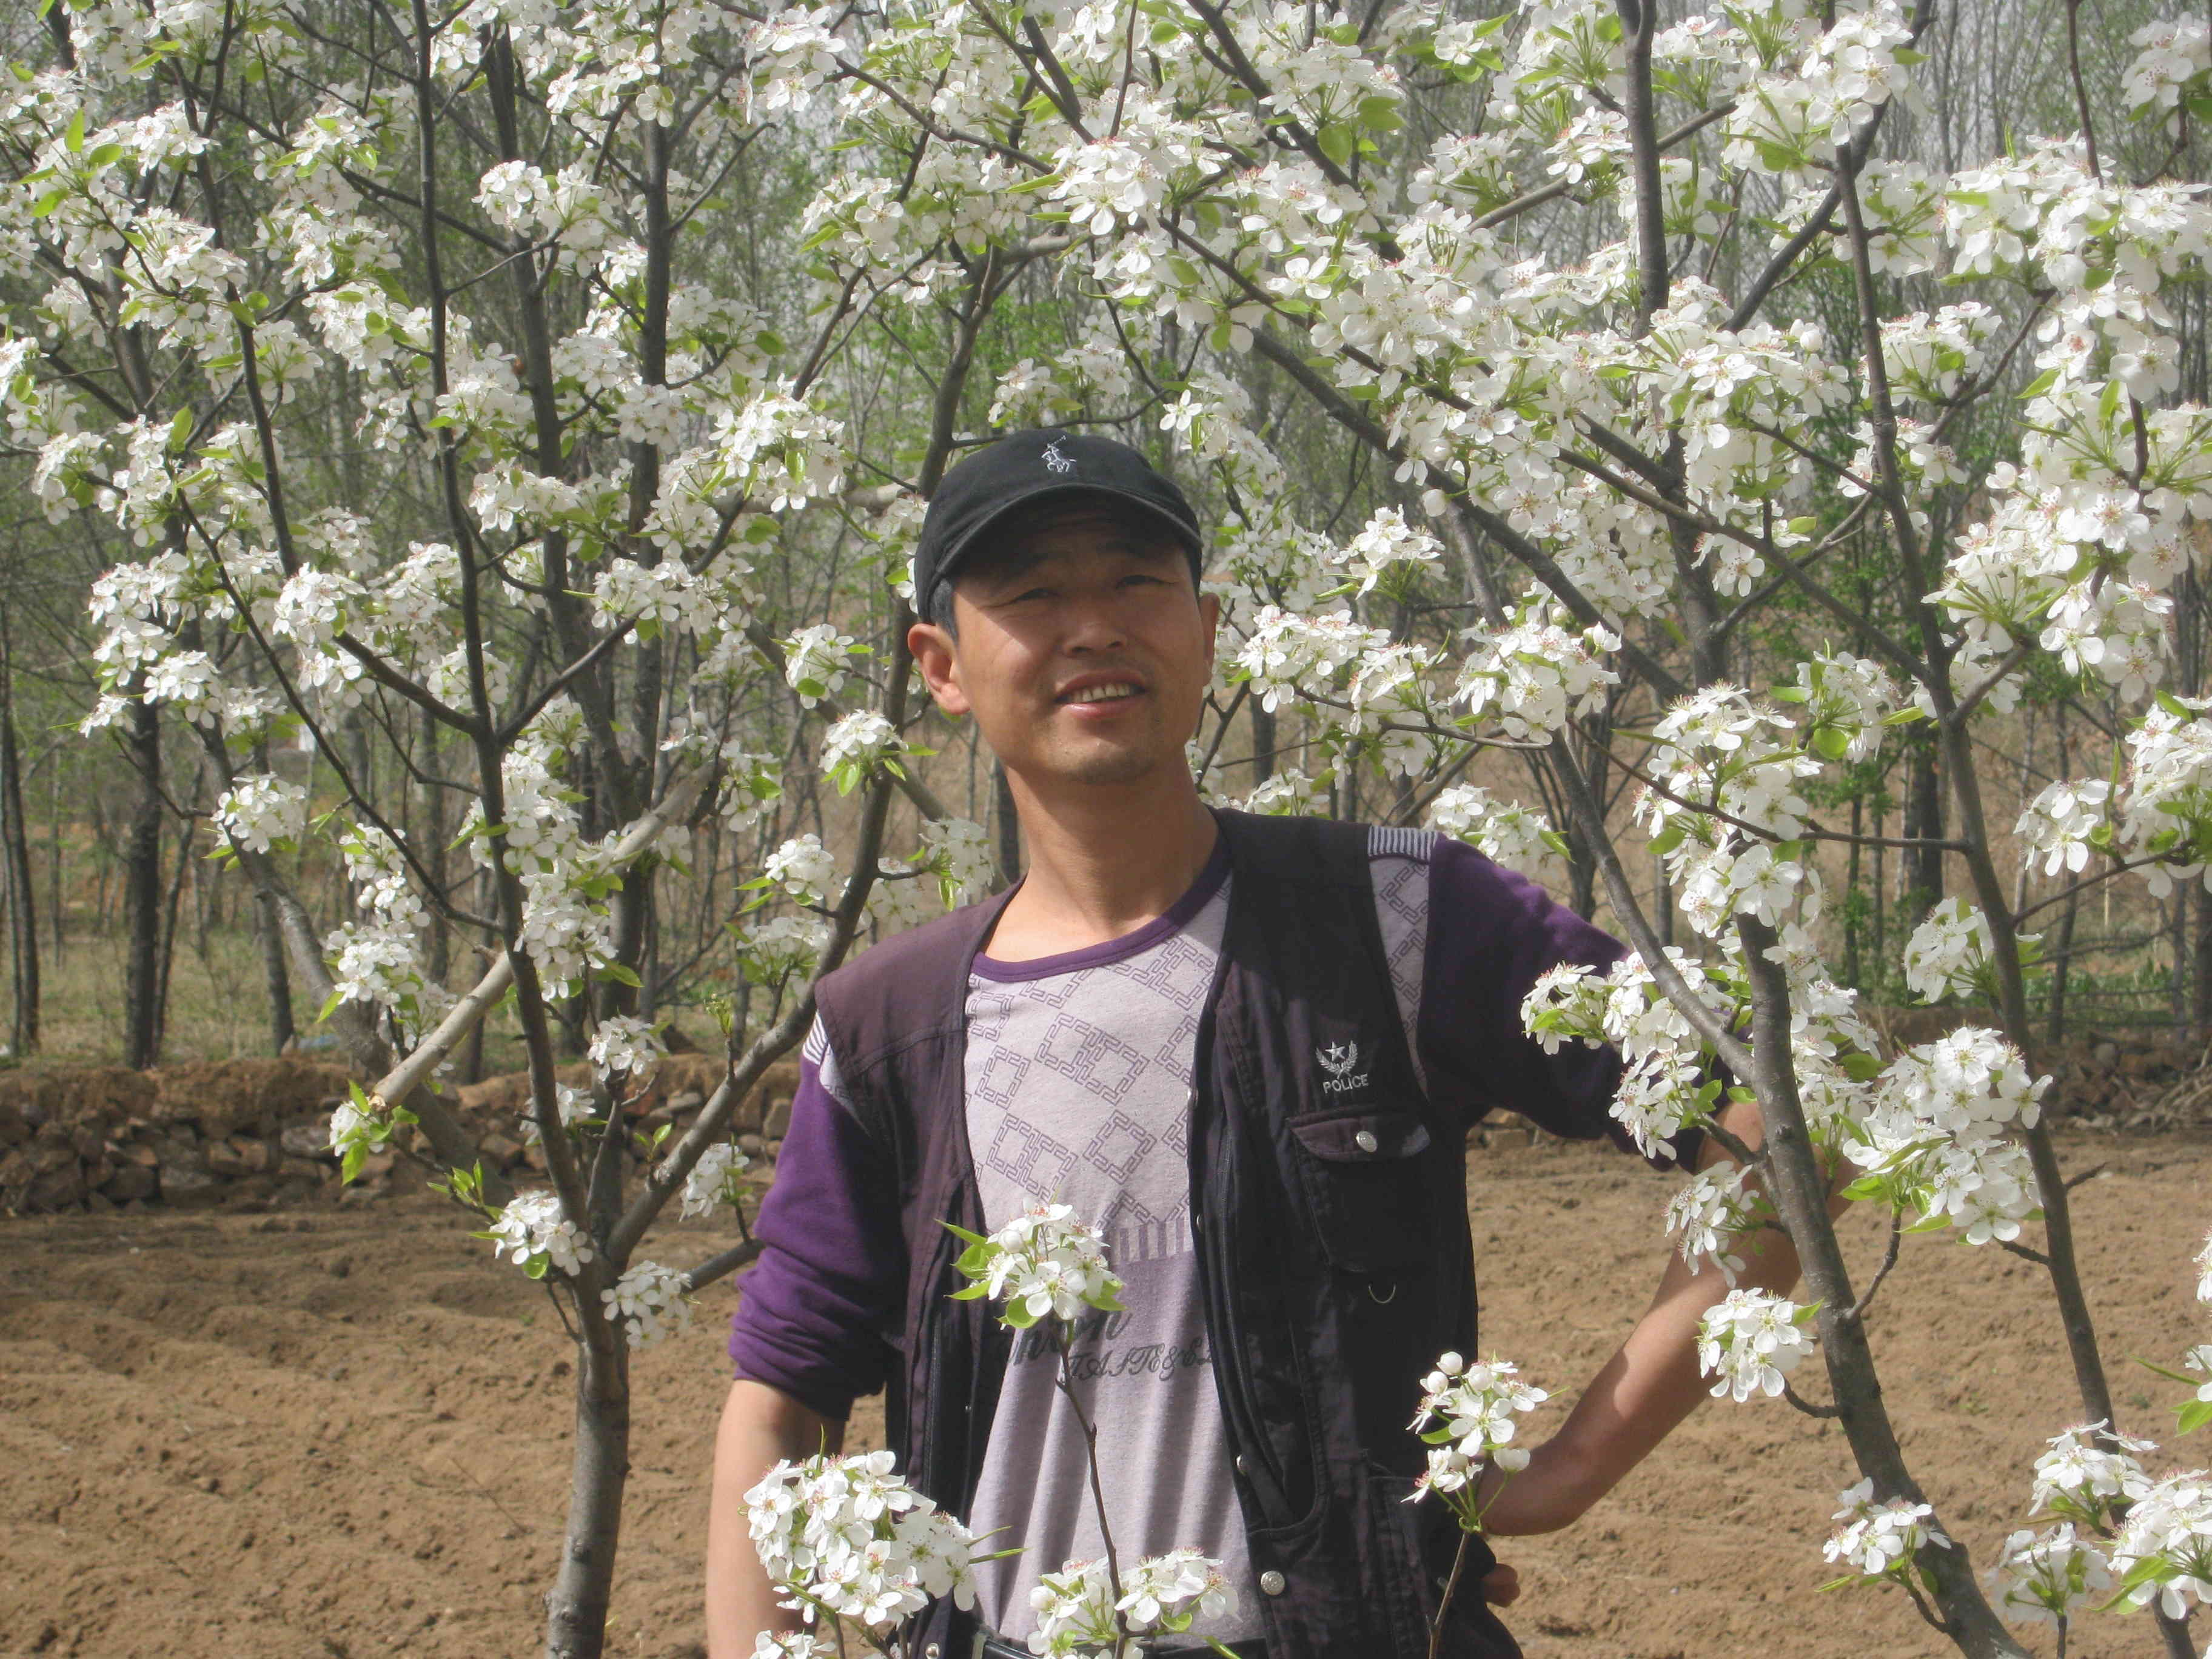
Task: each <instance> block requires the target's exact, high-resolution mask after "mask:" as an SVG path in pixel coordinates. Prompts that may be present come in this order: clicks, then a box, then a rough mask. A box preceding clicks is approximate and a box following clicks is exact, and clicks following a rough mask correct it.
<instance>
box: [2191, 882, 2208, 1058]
mask: <svg viewBox="0 0 2212 1659" xmlns="http://www.w3.org/2000/svg"><path fill="white" fill-rule="evenodd" d="M2196 955H2197V971H2196V973H2195V975H2193V976H2192V977H2191V980H2190V982H2189V988H2190V992H2191V1001H2192V1002H2193V1004H2194V1008H2193V1012H2194V1015H2195V1018H2193V1019H2192V1020H2191V1025H2192V1026H2193V1027H2194V1028H2195V1033H2196V1037H2197V1041H2198V1042H2203V1041H2205V1040H2206V1039H2207V1038H2212V904H2208V903H2206V902H2204V899H2203V897H2202V896H2200V897H2199V898H2198V899H2197V951H2196Z"/></svg>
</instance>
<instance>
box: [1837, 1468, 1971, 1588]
mask: <svg viewBox="0 0 2212 1659" xmlns="http://www.w3.org/2000/svg"><path fill="white" fill-rule="evenodd" d="M1840 1501H1841V1503H1842V1504H1843V1507H1842V1508H1841V1509H1839V1510H1837V1511H1836V1514H1835V1519H1836V1520H1837V1522H1838V1523H1839V1524H1838V1526H1837V1528H1836V1529H1835V1530H1834V1531H1833V1532H1832V1533H1831V1534H1828V1541H1827V1542H1826V1543H1825V1544H1823V1545H1822V1546H1821V1547H1820V1553H1821V1554H1822V1555H1823V1556H1824V1557H1826V1559H1828V1560H1830V1561H1833V1562H1835V1563H1836V1564H1837V1565H1839V1566H1842V1567H1844V1568H1847V1569H1849V1570H1850V1571H1851V1572H1853V1573H1855V1574H1857V1576H1859V1577H1863V1578H1887V1577H1891V1576H1892V1575H1893V1574H1897V1573H1899V1572H1902V1571H1905V1569H1906V1568H1907V1567H1908V1566H1909V1565H1910V1564H1911V1559H1912V1557H1913V1556H1914V1555H1915V1554H1916V1553H1917V1552H1919V1551H1920V1550H1921V1549H1923V1548H1924V1547H1928V1546H1929V1545H1934V1546H1935V1547H1936V1548H1938V1549H1949V1548H1950V1547H1952V1546H1951V1541H1950V1539H1949V1538H1948V1537H1947V1536H1945V1534H1943V1533H1942V1530H1941V1529H1940V1528H1936V1526H1935V1525H1933V1524H1932V1522H1933V1518H1934V1516H1935V1513H1936V1511H1935V1510H1934V1509H1933V1508H1932V1507H1931V1506H1930V1505H1929V1504H1916V1503H1913V1502H1912V1501H1911V1499H1909V1498H1883V1499H1881V1501H1880V1502H1876V1501H1875V1496H1874V1480H1873V1477H1871V1476H1869V1477H1868V1478H1867V1479H1866V1480H1862V1481H1860V1482H1859V1483H1858V1485H1857V1486H1853V1487H1851V1488H1850V1490H1849V1491H1848V1492H1844V1493H1843V1494H1842V1497H1841V1499H1840Z"/></svg>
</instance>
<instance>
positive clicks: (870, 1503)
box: [745, 1451, 975, 1651]
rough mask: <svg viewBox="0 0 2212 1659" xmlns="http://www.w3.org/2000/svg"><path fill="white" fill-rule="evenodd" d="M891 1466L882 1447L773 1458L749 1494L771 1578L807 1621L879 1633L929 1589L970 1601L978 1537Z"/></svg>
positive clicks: (753, 1527)
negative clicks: (837, 1454) (830, 1622)
mask: <svg viewBox="0 0 2212 1659" xmlns="http://www.w3.org/2000/svg"><path fill="white" fill-rule="evenodd" d="M897 1468H898V1460H897V1459H896V1456H894V1455H893V1454H891V1453H890V1452H888V1451H873V1452H864V1453H859V1454H856V1455H852V1456H848V1457H832V1456H827V1455H817V1456H814V1457H810V1458H808V1459H807V1460H806V1461H805V1462H802V1463H793V1462H780V1463H778V1464H777V1465H776V1466H775V1468H772V1469H770V1470H769V1472H768V1474H766V1475H765V1476H764V1477H763V1478H762V1480H761V1481H760V1483H759V1484H758V1485H757V1486H754V1487H753V1488H752V1489H751V1490H750V1492H747V1493H746V1494H745V1514H746V1524H747V1528H748V1530H749V1531H750V1534H751V1538H752V1544H753V1548H754V1550H755V1551H756V1552H757V1553H758V1555H759V1557H760V1561H761V1565H762V1566H763V1567H764V1568H766V1569H767V1571H768V1576H769V1583H771V1584H772V1585H773V1586H774V1587H775V1590H776V1592H777V1595H778V1597H779V1599H780V1600H781V1602H782V1604H783V1605H784V1606H785V1607H793V1608H795V1609H797V1611H798V1612H799V1616H800V1618H802V1619H803V1620H805V1621H806V1622H807V1623H808V1624H810V1625H811V1624H814V1623H815V1622H816V1621H817V1620H818V1619H820V1618H821V1617H823V1616H824V1615H827V1616H828V1617H829V1619H832V1620H851V1621H852V1622H853V1623H854V1624H857V1625H859V1626H860V1627H861V1628H862V1629H864V1630H866V1631H867V1632H869V1633H870V1635H871V1636H873V1637H876V1638H883V1637H885V1636H888V1635H889V1634H890V1633H891V1632H895V1631H896V1629H897V1628H898V1627H899V1626H901V1625H902V1624H903V1623H904V1622H905V1621H906V1620H908V1619H910V1618H912V1617H913V1616H914V1615H915V1613H920V1612H921V1610H922V1609H923V1608H924V1607H927V1605H928V1604H929V1602H930V1601H931V1600H932V1599H933V1598H934V1597H937V1596H942V1595H950V1596H951V1597H952V1598H953V1599H954V1600H955V1601H957V1603H958V1604H959V1605H960V1606H961V1607H973V1606H974V1605H975V1578H974V1572H973V1568H972V1565H971V1561H972V1558H973V1552H974V1547H975V1539H974V1538H973V1537H972V1536H971V1535H970V1534H969V1531H968V1528H966V1527H964V1526H963V1525H962V1524H961V1523H960V1522H958V1521H957V1520H956V1519H954V1518H953V1517H952V1516H950V1515H947V1514H945V1512H944V1511H943V1510H939V1508H938V1507H937V1505H936V1504H934V1503H933V1502H932V1501H931V1500H930V1499H929V1498H925V1497H923V1496H922V1495H921V1493H920V1492H916V1491H915V1490H914V1488H913V1487H912V1486H908V1484H907V1483H906V1482H905V1480H902V1479H901V1478H900V1476H899V1475H898V1474H897ZM771 1651H773V1650H771Z"/></svg>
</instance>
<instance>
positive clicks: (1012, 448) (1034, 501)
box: [914, 427, 1203, 617]
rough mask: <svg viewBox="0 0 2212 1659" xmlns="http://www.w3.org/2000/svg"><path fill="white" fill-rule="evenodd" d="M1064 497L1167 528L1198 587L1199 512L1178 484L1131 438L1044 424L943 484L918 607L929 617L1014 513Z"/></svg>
mask: <svg viewBox="0 0 2212 1659" xmlns="http://www.w3.org/2000/svg"><path fill="white" fill-rule="evenodd" d="M1048 501H1067V502H1069V503H1070V504H1074V503H1077V502H1081V501H1096V502H1097V504H1099V505H1100V506H1103V507H1109V508H1112V509H1115V510H1119V511H1121V512H1124V513H1127V514H1128V515H1129V516H1130V517H1132V518H1133V519H1136V520H1139V521H1141V522H1143V523H1145V524H1146V525H1149V526H1152V527H1154V528H1156V529H1158V530H1161V531H1163V532H1166V534H1167V535H1168V536H1169V537H1170V538H1172V539H1173V540H1174V541H1175V543H1176V545H1178V546H1179V547H1181V548H1182V550H1183V552H1184V553H1185V554H1186V555H1187V556H1188V557H1189V559H1190V577H1191V585H1192V586H1197V584H1198V561H1199V553H1200V548H1201V547H1202V545H1203V543H1202V541H1201V539H1200V536H1199V532H1198V514H1197V513H1194V512H1193V511H1192V510H1191V506H1190V502H1189V501H1188V500H1186V499H1185V498H1184V495H1183V493H1182V490H1180V489H1176V486H1175V483H1174V481H1173V480H1171V479H1170V478H1169V477H1167V476H1166V475H1165V474H1164V473H1162V472H1160V471H1157V470H1156V469H1155V468H1154V467H1153V465H1152V463H1151V462H1150V461H1148V460H1146V459H1145V458H1144V456H1143V455H1142V454H1140V453H1138V452H1137V451H1136V450H1133V449H1132V448H1130V447H1129V446H1128V445H1127V444H1125V443H1117V442H1116V441H1114V440H1113V439H1111V438H1101V437H1097V436H1094V435H1091V434H1089V433H1084V432H1069V431H1066V429H1064V428H1060V427H1046V428H1039V429H1036V430H1032V431H1028V432H1015V433H1011V434H1009V435H1007V436H1006V437H1003V438H1000V439H999V440H998V441H995V442H994V443H989V444H986V445H985V446H984V447H982V448H981V449H979V450H977V451H975V453H974V454H972V455H969V457H968V458H967V459H965V460H963V461H962V462H961V463H960V465H957V466H956V467H954V468H953V469H952V470H951V471H949V472H947V473H946V474H945V477H944V478H943V479H942V480H941V481H939V484H938V486H937V493H936V494H935V495H932V496H931V497H930V499H929V512H928V513H927V516H926V517H925V518H924V519H923V520H922V523H921V542H920V544H918V545H917V546H916V547H915V553H914V603H915V609H916V610H917V611H921V614H922V615H923V616H925V617H926V616H927V615H928V614H929V608H930V599H931V596H932V595H933V593H934V592H936V590H937V586H938V584H939V583H940V582H945V581H950V580H951V579H952V577H953V575H954V574H956V573H957V571H958V569H959V568H960V565H961V562H963V560H964V559H966V558H967V556H969V553H970V552H971V551H973V550H975V548H976V547H977V545H978V544H981V542H982V541H983V539H984V538H986V537H987V536H988V535H989V534H990V532H992V530H994V528H997V527H1000V526H1003V525H1004V524H1005V523H1006V520H1007V519H1008V518H1009V517H1011V516H1012V515H1013V514H1015V513H1024V512H1025V511H1027V510H1029V509H1032V508H1035V507H1039V506H1041V505H1042V504H1044V503H1046V502H1048Z"/></svg>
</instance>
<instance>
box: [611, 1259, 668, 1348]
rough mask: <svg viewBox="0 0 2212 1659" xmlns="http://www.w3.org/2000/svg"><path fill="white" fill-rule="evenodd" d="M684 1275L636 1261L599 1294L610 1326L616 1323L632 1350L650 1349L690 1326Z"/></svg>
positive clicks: (649, 1262) (654, 1262)
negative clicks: (654, 1344)
mask: <svg viewBox="0 0 2212 1659" xmlns="http://www.w3.org/2000/svg"><path fill="white" fill-rule="evenodd" d="M686 1288H687V1286H686V1285H685V1283H684V1275H683V1274H682V1273H678V1271H677V1270H676V1269H675V1268H673V1267H662V1266H661V1265H660V1264H659V1262H658V1261H639V1262H635V1263H633V1264H632V1265H631V1267H629V1269H628V1270H627V1271H626V1272H625V1273H623V1276H622V1277H621V1278H620V1279H617V1280H616V1281H615V1282H614V1284H613V1285H611V1287H610V1288H608V1289H606V1290H604V1291H600V1292H599V1302H600V1305H601V1307H602V1308H603V1310H605V1316H606V1318H607V1319H608V1320H609V1321H610V1322H615V1321H619V1322H621V1324H622V1327H623V1334H624V1335H625V1336H627V1337H628V1338H629V1346H631V1347H633V1348H645V1347H650V1346H652V1345H653V1343H655V1342H658V1341H659V1340H661V1339H662V1338H663V1337H667V1336H673V1335H674V1334H676V1333H677V1332H678V1331H680V1330H682V1329H684V1327H686V1326H687V1325H689V1324H690V1322H691V1304H690V1299H689V1298H688V1297H686V1296H685V1295H684V1291H685V1290H686Z"/></svg>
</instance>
